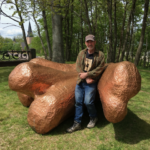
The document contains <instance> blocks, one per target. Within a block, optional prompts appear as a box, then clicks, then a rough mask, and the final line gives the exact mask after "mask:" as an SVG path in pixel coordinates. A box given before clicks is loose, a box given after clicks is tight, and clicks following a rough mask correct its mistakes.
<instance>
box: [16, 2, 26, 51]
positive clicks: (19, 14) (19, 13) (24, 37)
mask: <svg viewBox="0 0 150 150" xmlns="http://www.w3.org/2000/svg"><path fill="white" fill-rule="evenodd" d="M17 2H18V1H17V0H15V6H16V9H17V12H18V16H19V18H20V22H21V29H22V34H23V39H24V43H25V46H26V48H27V51H29V46H28V44H27V40H26V33H25V29H24V25H23V22H24V21H23V19H22V16H21V12H20V11H19V8H18V3H17Z"/></svg>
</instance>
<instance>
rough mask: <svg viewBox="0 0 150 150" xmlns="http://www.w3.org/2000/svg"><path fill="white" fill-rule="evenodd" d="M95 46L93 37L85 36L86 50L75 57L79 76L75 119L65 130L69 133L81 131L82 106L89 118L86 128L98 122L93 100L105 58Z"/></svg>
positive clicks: (76, 90) (76, 89)
mask: <svg viewBox="0 0 150 150" xmlns="http://www.w3.org/2000/svg"><path fill="white" fill-rule="evenodd" d="M95 44H96V41H95V36H94V35H91V34H89V35H87V36H86V37H85V45H86V46H87V48H86V49H84V50H82V51H80V52H79V54H78V57H77V61H76V70H77V72H78V73H79V76H78V80H77V85H76V88H75V117H74V124H73V126H72V127H70V128H68V129H67V130H66V131H67V132H69V133H71V132H74V131H76V130H80V129H81V119H82V116H83V105H84V104H85V106H86V108H87V110H88V113H89V117H90V122H89V124H88V125H87V128H93V127H94V126H95V124H96V122H97V121H98V117H97V112H96V108H95V105H94V100H95V94H96V90H97V82H98V80H99V76H100V74H101V72H102V71H103V69H104V65H105V58H104V54H103V53H102V52H101V51H96V49H95Z"/></svg>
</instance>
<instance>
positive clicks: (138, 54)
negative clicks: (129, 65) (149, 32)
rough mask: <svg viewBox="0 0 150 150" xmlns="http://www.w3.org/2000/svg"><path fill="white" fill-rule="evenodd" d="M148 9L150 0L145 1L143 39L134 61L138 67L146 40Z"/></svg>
mask: <svg viewBox="0 0 150 150" xmlns="http://www.w3.org/2000/svg"><path fill="white" fill-rule="evenodd" d="M148 7H149V0H145V5H144V17H143V25H142V31H141V37H140V42H139V46H138V49H137V52H136V56H135V61H134V64H135V65H136V66H137V65H138V62H139V59H140V55H141V51H142V46H143V40H144V35H145V29H146V21H147V14H148Z"/></svg>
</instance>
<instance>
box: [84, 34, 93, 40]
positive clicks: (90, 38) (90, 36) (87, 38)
mask: <svg viewBox="0 0 150 150" xmlns="http://www.w3.org/2000/svg"><path fill="white" fill-rule="evenodd" d="M89 40H91V41H95V36H94V35H92V34H89V35H87V36H86V37H85V41H86V42H87V41H89Z"/></svg>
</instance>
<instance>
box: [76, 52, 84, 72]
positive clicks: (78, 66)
mask: <svg viewBox="0 0 150 150" xmlns="http://www.w3.org/2000/svg"><path fill="white" fill-rule="evenodd" d="M82 59H83V56H82V51H81V52H79V54H78V57H77V60H76V70H77V72H78V73H82V72H84V71H83V70H82Z"/></svg>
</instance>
